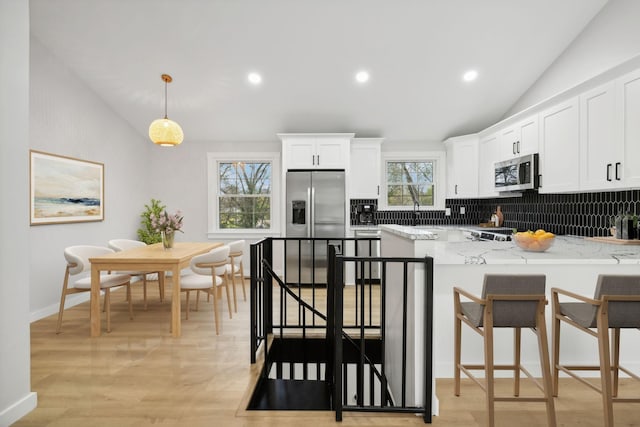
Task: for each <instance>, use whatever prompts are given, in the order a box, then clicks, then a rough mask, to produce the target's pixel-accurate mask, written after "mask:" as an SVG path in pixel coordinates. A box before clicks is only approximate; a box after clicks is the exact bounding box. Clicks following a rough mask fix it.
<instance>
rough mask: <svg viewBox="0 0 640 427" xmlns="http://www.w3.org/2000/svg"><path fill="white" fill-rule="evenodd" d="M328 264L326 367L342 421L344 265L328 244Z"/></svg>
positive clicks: (334, 403)
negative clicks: (327, 352) (331, 352)
mask: <svg viewBox="0 0 640 427" xmlns="http://www.w3.org/2000/svg"><path fill="white" fill-rule="evenodd" d="M328 253H329V265H328V269H327V277H328V278H329V280H328V281H327V282H328V283H327V286H328V287H329V289H328V291H329V292H328V295H329V297H330V299H331V300H332V301H329V300H327V339H329V337H330V339H331V341H330V342H328V344H329V345H328V346H327V348H330V349H332V350H333V355H330V357H328V358H327V360H328V361H333V363H332V364H331V365H332V366H330V367H328V370H330V371H331V374H330V375H329V373H328V375H327V378H330V379H331V387H332V396H333V409H334V410H335V411H336V421H342V359H343V354H342V322H343V319H342V311H343V295H342V279H343V277H344V275H343V271H344V265H343V261H342V260H341V259H338V257H337V256H336V248H335V246H333V245H329V252H328Z"/></svg>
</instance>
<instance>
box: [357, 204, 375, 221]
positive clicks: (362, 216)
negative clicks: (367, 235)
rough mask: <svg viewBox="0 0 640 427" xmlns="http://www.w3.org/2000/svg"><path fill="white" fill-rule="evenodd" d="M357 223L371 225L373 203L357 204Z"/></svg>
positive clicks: (373, 209) (373, 210)
mask: <svg viewBox="0 0 640 427" xmlns="http://www.w3.org/2000/svg"><path fill="white" fill-rule="evenodd" d="M356 210H357V213H358V225H373V223H374V220H373V213H374V212H375V210H376V207H375V205H369V204H364V203H363V204H359V205H358V206H357V209H356Z"/></svg>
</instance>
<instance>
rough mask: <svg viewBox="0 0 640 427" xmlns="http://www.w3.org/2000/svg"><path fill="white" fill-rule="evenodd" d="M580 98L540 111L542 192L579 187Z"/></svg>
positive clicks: (562, 190)
mask: <svg viewBox="0 0 640 427" xmlns="http://www.w3.org/2000/svg"><path fill="white" fill-rule="evenodd" d="M578 118H579V114H578V98H577V97H574V98H571V99H569V100H567V101H565V102H562V103H560V104H558V105H555V106H553V107H551V108H549V109H547V110H545V111H543V112H541V113H540V116H539V120H540V174H541V175H542V177H541V180H540V188H539V192H540V193H562V192H572V191H578V190H579V189H580V167H579V153H580V147H579V143H580V141H579V139H578V135H579V132H578V129H579V122H578Z"/></svg>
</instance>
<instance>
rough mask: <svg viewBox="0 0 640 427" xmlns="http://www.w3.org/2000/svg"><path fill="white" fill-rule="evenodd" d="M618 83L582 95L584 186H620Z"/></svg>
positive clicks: (581, 173) (581, 140)
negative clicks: (616, 87) (617, 132)
mask: <svg viewBox="0 0 640 427" xmlns="http://www.w3.org/2000/svg"><path fill="white" fill-rule="evenodd" d="M615 107H616V102H615V84H614V83H613V82H611V83H608V84H606V85H603V86H600V87H597V88H595V89H592V90H589V91H587V92H585V93H583V94H582V95H580V166H581V167H580V189H582V190H606V189H612V188H615V187H617V186H618V185H620V182H621V178H622V176H621V173H622V171H621V170H620V168H621V162H622V156H623V153H622V151H623V150H622V144H621V142H622V141H621V139H620V138H617V135H616V120H615V117H616V113H615V109H616V108H615Z"/></svg>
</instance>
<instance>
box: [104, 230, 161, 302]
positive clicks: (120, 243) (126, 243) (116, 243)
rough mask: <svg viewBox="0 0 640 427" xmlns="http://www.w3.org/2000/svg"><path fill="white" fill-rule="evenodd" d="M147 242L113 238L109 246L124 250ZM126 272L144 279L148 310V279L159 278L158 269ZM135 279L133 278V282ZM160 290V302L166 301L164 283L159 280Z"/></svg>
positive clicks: (143, 288)
mask: <svg viewBox="0 0 640 427" xmlns="http://www.w3.org/2000/svg"><path fill="white" fill-rule="evenodd" d="M146 245H147V244H146V243H144V242H141V241H139V240H131V239H112V240H109V247H110V248H111V249H113V250H114V251H116V252H120V251H124V250H127V249H133V248H139V247H141V246H146ZM122 273H125V274H129V275H130V276H132V277H133V278H134V279H137V278H139V279H141V280H142V295H143V299H144V309H145V311H146V310H147V281H149V280H158V272H157V271H151V272H149V271H126V272H122ZM134 281H135V280H132V283H133V282H134ZM158 292H159V293H160V302H163V301H164V289H163V287H162V284H161V283H160V281H159V280H158Z"/></svg>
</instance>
